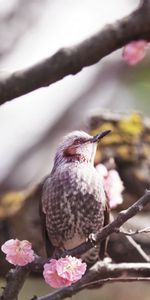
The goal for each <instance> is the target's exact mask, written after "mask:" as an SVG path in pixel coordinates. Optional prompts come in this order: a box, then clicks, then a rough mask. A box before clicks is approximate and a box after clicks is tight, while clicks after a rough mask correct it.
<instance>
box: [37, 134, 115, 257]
mask: <svg viewBox="0 0 150 300" xmlns="http://www.w3.org/2000/svg"><path fill="white" fill-rule="evenodd" d="M109 133H110V130H106V131H103V132H101V133H99V134H97V135H95V136H91V135H90V134H88V133H86V132H84V131H73V132H71V133H69V134H67V135H66V136H65V137H63V139H62V140H61V142H60V144H59V145H58V148H57V150H56V155H55V158H54V164H53V167H52V171H51V172H50V174H49V175H48V176H46V179H45V180H44V182H43V187H42V193H41V194H42V195H41V201H40V216H41V225H42V232H43V237H44V240H45V248H46V252H47V256H48V257H55V256H56V257H57V255H58V256H59V255H61V253H63V251H66V250H70V249H73V248H76V247H78V246H79V245H80V244H82V243H83V242H85V241H87V240H88V239H89V237H90V236H91V235H92V234H95V233H97V232H99V231H100V230H101V229H102V228H103V226H105V225H106V224H107V223H108V222H109V209H108V205H107V199H106V195H105V191H104V188H103V185H102V182H101V179H100V177H99V174H98V172H97V170H96V168H95V167H94V158H95V154H96V149H97V144H98V142H100V141H101V139H102V138H103V137H105V136H106V135H107V134H109ZM102 248H104V247H100V249H102ZM101 252H102V254H100V250H99V256H100V257H103V256H104V253H103V252H104V250H101Z"/></svg>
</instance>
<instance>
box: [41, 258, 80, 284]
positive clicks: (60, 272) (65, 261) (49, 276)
mask: <svg viewBox="0 0 150 300" xmlns="http://www.w3.org/2000/svg"><path fill="white" fill-rule="evenodd" d="M85 271H86V264H85V263H82V261H81V259H77V258H75V257H72V256H66V257H65V258H60V259H58V260H56V259H51V260H50V263H48V264H45V265H44V272H43V276H44V279H45V281H46V282H47V283H48V284H49V285H51V286H52V287H54V288H58V287H63V286H69V285H71V284H72V283H74V282H76V281H78V280H79V279H81V277H82V275H83V274H84V273H85Z"/></svg>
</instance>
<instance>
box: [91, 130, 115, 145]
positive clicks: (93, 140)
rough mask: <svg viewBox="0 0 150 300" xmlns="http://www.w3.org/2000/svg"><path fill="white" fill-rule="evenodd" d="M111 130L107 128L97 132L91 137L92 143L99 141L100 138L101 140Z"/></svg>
mask: <svg viewBox="0 0 150 300" xmlns="http://www.w3.org/2000/svg"><path fill="white" fill-rule="evenodd" d="M110 132H111V130H105V131H102V132H101V133H98V134H96V135H95V136H94V137H93V138H91V139H90V142H91V143H97V142H99V140H101V139H102V138H103V137H104V136H105V135H107V134H109V133H110Z"/></svg>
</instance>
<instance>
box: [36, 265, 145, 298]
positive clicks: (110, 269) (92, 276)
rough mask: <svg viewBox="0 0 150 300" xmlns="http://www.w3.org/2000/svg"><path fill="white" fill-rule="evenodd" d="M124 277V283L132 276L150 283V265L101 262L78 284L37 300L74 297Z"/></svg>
mask: <svg viewBox="0 0 150 300" xmlns="http://www.w3.org/2000/svg"><path fill="white" fill-rule="evenodd" d="M122 275H123V276H124V281H125V279H126V280H127V281H129V280H130V277H131V276H132V278H133V276H134V280H135V281H136V279H137V278H138V277H140V278H141V280H142V279H143V280H144V279H145V278H148V279H146V280H148V281H149V277H150V264H149V263H122V264H108V263H103V262H99V263H97V264H96V265H95V266H94V268H92V269H91V271H89V272H88V273H87V274H86V275H85V276H84V277H83V278H82V279H81V280H80V281H79V282H77V283H76V284H74V285H72V286H70V287H66V288H63V289H60V290H58V291H55V292H53V293H51V294H49V295H46V296H43V297H37V298H35V299H36V300H62V299H65V298H67V297H72V296H73V295H75V294H76V293H78V292H79V291H81V290H83V289H84V288H91V287H93V285H95V287H98V286H99V285H100V286H101V285H102V284H104V283H106V282H107V281H109V279H110V278H111V280H112V281H113V279H114V280H117V279H118V280H119V277H120V276H122ZM144 277H145V278H144ZM137 280H138V279H137ZM146 280H145V281H146ZM105 281H106V282H105ZM131 281H132V279H131ZM100 286H99V287H100Z"/></svg>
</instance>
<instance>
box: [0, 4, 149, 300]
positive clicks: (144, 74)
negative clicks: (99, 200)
mask: <svg viewBox="0 0 150 300" xmlns="http://www.w3.org/2000/svg"><path fill="white" fill-rule="evenodd" d="M138 4H139V1H138V0H132V1H130V0H105V1H104V2H103V1H99V0H92V1H91V0H82V1H81V0H76V1H73V0H61V1H59V0H43V1H40V0H9V1H5V0H0V40H1V43H0V67H1V74H3V73H5V72H6V73H7V72H11V71H15V70H18V69H22V68H25V67H27V66H30V65H32V64H34V63H36V62H38V61H40V60H42V59H44V58H46V57H48V56H50V55H52V54H53V53H55V52H56V51H57V50H58V49H59V48H61V47H65V46H72V45H74V44H76V43H79V42H80V41H82V40H84V39H86V38H88V37H89V36H90V35H92V34H93V33H95V32H97V31H98V30H100V29H101V28H102V27H103V26H104V25H105V24H107V23H111V22H113V21H115V20H117V19H119V18H121V17H123V16H125V15H127V14H129V13H130V12H132V11H133V10H134V9H135V8H136V7H137V6H138ZM149 69H150V59H149V53H147V56H146V58H145V59H144V60H143V61H142V62H141V63H139V64H138V65H137V66H134V67H131V66H128V65H127V64H126V63H125V62H124V61H123V59H122V50H119V51H116V52H115V53H112V54H111V55H109V56H107V57H106V58H104V59H103V60H102V61H100V62H99V63H98V64H96V65H94V66H91V67H88V68H85V69H83V70H82V71H81V72H80V73H79V74H77V75H76V76H67V77H66V78H64V79H63V80H61V81H59V82H57V83H55V84H53V85H51V86H50V87H46V88H41V89H39V90H36V91H34V92H32V93H29V94H27V95H25V96H22V97H19V98H17V99H14V100H13V101H10V102H8V103H5V104H4V105H2V106H1V107H0V139H1V142H0V236H1V238H0V243H1V244H2V243H4V241H6V240H7V239H9V238H12V237H14V238H15V237H17V238H20V239H28V240H30V241H31V242H32V243H33V245H34V248H35V249H36V251H37V252H38V253H39V254H43V242H42V238H41V234H40V221H39V217H38V200H39V197H40V186H38V187H37V184H38V183H39V182H40V181H41V180H42V178H43V177H44V176H45V175H46V174H47V173H48V172H49V171H50V170H51V167H52V162H53V157H54V153H55V150H56V147H57V144H58V143H59V141H60V139H61V137H62V136H63V135H64V134H65V133H67V132H69V131H72V130H76V129H83V130H86V131H89V132H96V131H97V130H100V129H101V128H102V126H103V124H105V123H106V127H107V126H108V127H109V126H112V127H113V129H114V130H113V134H112V139H111V140H108V141H107V143H106V145H104V149H103V150H104V151H103V150H102V153H101V155H98V156H97V157H100V158H101V159H106V158H109V157H112V156H113V157H114V158H115V162H116V168H117V169H118V171H119V174H120V176H121V178H122V180H123V182H124V186H125V190H124V199H125V200H124V204H123V206H122V207H120V208H124V207H127V206H128V205H129V204H131V203H133V202H134V201H135V200H137V199H138V197H140V196H141V195H142V193H143V192H144V189H145V187H147V188H148V187H149V175H150V168H149V165H150V162H149V157H150V155H149V154H150V150H149V143H150V122H149V117H150V116H149V114H150V105H149V92H150V84H149V80H150V71H149ZM110 112H111V113H110ZM135 112H138V113H135ZM139 113H140V114H139ZM121 120H124V123H123V124H122V125H120V122H121ZM133 128H137V130H134V129H133ZM135 131H136V133H135ZM116 136H119V137H121V139H119V142H118V139H117V142H116ZM118 143H119V144H118ZM118 145H119V147H121V146H125V145H126V146H128V147H123V148H121V150H120V152H117V151H118V150H117V149H118ZM143 145H144V148H143ZM145 145H146V146H145ZM139 148H140V151H139ZM110 149H111V151H110ZM137 149H138V151H137ZM141 149H142V150H141ZM105 150H107V151H105ZM99 151H100V150H99ZM104 153H105V154H106V153H107V155H108V157H103V154H104ZM133 178H134V180H133V182H132V179H133ZM131 183H132V184H131ZM120 208H118V209H120ZM137 223H138V224H139V225H140V226H141V227H143V226H148V225H149V224H148V223H149V210H148V209H147V210H146V211H145V213H144V214H143V215H142V216H140V219H138V221H137V219H136V218H134V219H133V221H132V226H133V227H134V226H135V224H137ZM130 225H131V224H130ZM148 239H149V237H147V236H145V237H143V240H142V243H143V247H145V250H146V251H147V253H148V254H149V253H150V247H149V243H148ZM114 241H115V237H114V239H113V240H112V244H111V243H110V245H111V246H110V247H111V249H114V247H115V249H116V246H114V245H116V244H114ZM140 242H141V238H140ZM123 243H124V241H121V242H120V246H118V248H117V250H112V251H113V259H114V260H116V258H118V257H120V258H119V261H122V260H124V259H125V257H126V253H127V252H128V250H127V249H128V246H127V248H125V250H124V247H122V248H123V249H122V248H121V246H122V245H124V244H123ZM111 249H110V250H109V251H111ZM132 250H133V249H131V252H132ZM117 251H118V252H117ZM119 253H120V256H119ZM0 259H1V262H0V264H1V268H0V272H1V275H4V274H5V273H6V271H7V270H8V268H9V266H8V265H7V264H6V263H5V260H4V259H3V256H2V257H1V256H0ZM134 259H135V261H139V260H140V258H139V257H138V255H135V256H134ZM128 260H129V261H133V254H132V255H131V257H129V258H128ZM32 280H34V284H32ZM35 281H36V282H35ZM36 283H37V284H36ZM43 284H44V283H43V281H42V280H41V279H39V278H38V279H37V278H36V279H35V278H34V279H33V278H32V279H30V280H28V281H27V283H26V285H27V286H28V287H27V286H25V288H24V291H23V293H24V294H22V295H21V296H20V297H21V298H20V299H27V298H29V297H31V296H32V295H33V294H36V293H37V294H38V295H42V294H45V293H46V291H48V290H49V287H46V285H44V286H43ZM126 285H127V284H124V286H121V285H120V284H119V285H116V284H113V285H109V287H107V286H106V287H104V288H102V289H101V290H100V291H98V292H97V291H96V292H95V291H90V292H88V294H89V297H92V298H93V299H99V297H100V296H101V298H102V299H103V298H104V299H113V298H114V297H115V298H116V300H117V299H120V297H121V298H122V300H126V299H128V298H131V297H132V299H137V300H138V299H141V296H142V297H143V300H146V299H148V297H149V292H150V288H149V287H148V285H146V284H139V283H138V284H136V283H135V284H133V283H132V284H130V285H132V286H133V287H134V289H129V290H128V294H127V288H126ZM130 285H129V286H130ZM37 286H38V290H37ZM26 290H28V293H30V295H29V294H28V295H27V294H26ZM123 290H124V293H123ZM80 297H83V292H82V293H81V296H80ZM77 298H79V296H78V295H77V296H76V297H75V299H77ZM79 299H80V298H79ZM89 299H90V298H89Z"/></svg>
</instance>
